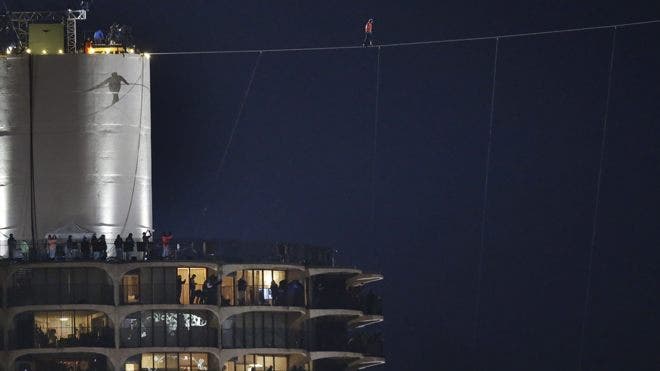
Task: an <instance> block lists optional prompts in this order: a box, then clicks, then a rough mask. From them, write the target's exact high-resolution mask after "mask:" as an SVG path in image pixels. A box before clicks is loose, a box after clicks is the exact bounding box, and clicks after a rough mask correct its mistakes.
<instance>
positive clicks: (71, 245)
mask: <svg viewBox="0 0 660 371" xmlns="http://www.w3.org/2000/svg"><path fill="white" fill-rule="evenodd" d="M65 254H66V256H67V259H77V258H78V255H79V251H78V244H76V243H75V242H73V236H71V235H69V237H68V238H67V239H66V252H65Z"/></svg>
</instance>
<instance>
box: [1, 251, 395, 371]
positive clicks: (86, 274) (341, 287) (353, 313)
mask: <svg viewBox="0 0 660 371" xmlns="http://www.w3.org/2000/svg"><path fill="white" fill-rule="evenodd" d="M188 243H189V242H188ZM219 245H222V246H223V247H222V248H218V249H216V250H215V251H214V252H213V253H209V252H208V251H206V252H207V254H206V255H198V256H197V258H196V259H192V260H191V259H186V260H184V257H183V256H181V255H176V256H173V257H172V258H170V259H165V260H137V259H133V260H129V261H122V262H115V263H108V262H105V261H94V260H82V259H78V258H69V256H68V255H67V256H66V257H63V258H62V259H59V260H57V259H56V260H54V261H50V260H48V261H43V260H45V259H42V258H40V257H39V256H35V257H34V258H33V260H31V261H30V260H28V261H22V262H20V263H16V262H9V261H5V262H3V263H1V264H0V279H1V280H2V282H4V284H3V285H2V309H1V310H0V318H2V322H0V327H1V328H2V351H1V352H0V369H2V370H6V371H9V370H17V371H18V370H20V371H28V370H49V371H50V370H80V371H84V370H116V371H119V370H121V371H136V370H218V371H220V370H228V371H288V370H314V371H323V370H347V369H359V368H366V367H369V366H373V365H379V364H382V363H384V362H385V361H384V358H383V355H382V337H381V335H380V332H379V329H378V328H379V327H380V326H379V325H378V323H380V322H382V321H383V316H382V311H381V305H380V299H379V298H378V297H377V296H375V295H374V294H373V293H372V292H371V291H370V290H369V289H368V286H369V284H371V283H373V282H376V281H379V280H381V279H382V276H381V275H379V274H367V273H364V272H362V271H360V270H358V269H353V268H340V267H335V266H333V264H332V261H331V260H327V258H324V259H317V260H314V261H310V260H309V259H303V260H299V259H297V258H295V257H288V256H278V255H277V254H275V256H276V257H275V258H273V257H272V256H273V255H274V254H272V253H269V250H270V251H273V250H275V251H276V250H277V247H276V245H274V244H272V245H269V244H261V245H260V247H261V248H262V249H263V250H264V255H263V259H259V260H255V261H248V260H243V259H238V257H240V255H241V254H240V251H241V244H240V243H235V242H233V243H231V244H219ZM248 245H250V244H247V243H246V244H245V246H248ZM252 245H254V244H252ZM198 246H199V244H198ZM231 249H237V250H231ZM307 249H312V250H314V249H316V250H315V251H318V248H313V247H307V246H300V247H298V249H297V250H298V251H299V252H300V251H305V250H307ZM147 250H151V248H147ZM183 250H184V249H183V248H181V244H179V249H178V250H177V251H183ZM246 250H249V249H247V248H246ZM252 250H254V249H252ZM220 251H227V254H226V256H225V254H221V253H220ZM237 252H238V253H237ZM323 254H325V253H323ZM250 255H254V254H250ZM314 255H316V256H319V254H318V252H314ZM299 256H300V255H299ZM327 256H328V255H326V257H327ZM44 257H47V256H46V255H44ZM46 259H47V258H46ZM143 259H144V258H143ZM147 259H149V258H147ZM302 261H304V263H303V262H302ZM365 287H367V288H366V289H365Z"/></svg>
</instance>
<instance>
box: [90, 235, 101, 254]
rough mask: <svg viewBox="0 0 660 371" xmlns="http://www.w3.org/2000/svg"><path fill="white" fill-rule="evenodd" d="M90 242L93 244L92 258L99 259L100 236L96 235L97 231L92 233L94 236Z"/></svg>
mask: <svg viewBox="0 0 660 371" xmlns="http://www.w3.org/2000/svg"><path fill="white" fill-rule="evenodd" d="M90 243H91V245H92V258H93V259H94V260H97V259H98V257H97V256H100V254H99V253H98V251H99V238H98V237H96V233H92V238H91V240H90Z"/></svg>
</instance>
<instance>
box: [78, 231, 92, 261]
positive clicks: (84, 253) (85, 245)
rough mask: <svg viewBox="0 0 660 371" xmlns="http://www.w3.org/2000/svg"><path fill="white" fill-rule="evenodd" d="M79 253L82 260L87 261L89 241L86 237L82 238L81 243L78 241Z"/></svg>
mask: <svg viewBox="0 0 660 371" xmlns="http://www.w3.org/2000/svg"><path fill="white" fill-rule="evenodd" d="M80 252H81V253H82V257H83V259H89V253H90V249H89V240H88V239H87V236H83V239H82V241H80Z"/></svg>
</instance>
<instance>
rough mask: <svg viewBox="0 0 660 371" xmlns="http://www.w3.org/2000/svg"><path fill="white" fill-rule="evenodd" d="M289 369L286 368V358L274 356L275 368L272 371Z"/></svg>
mask: <svg viewBox="0 0 660 371" xmlns="http://www.w3.org/2000/svg"><path fill="white" fill-rule="evenodd" d="M288 369H289V367H288V366H287V359H286V357H281V356H276V357H275V367H274V369H273V371H286V370H288Z"/></svg>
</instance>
